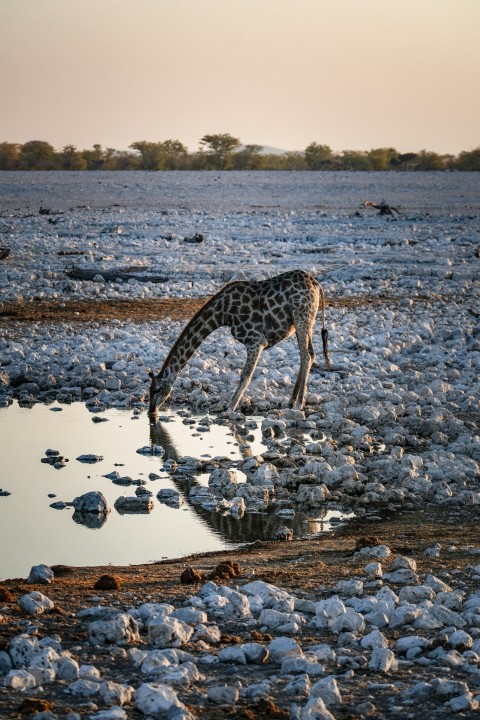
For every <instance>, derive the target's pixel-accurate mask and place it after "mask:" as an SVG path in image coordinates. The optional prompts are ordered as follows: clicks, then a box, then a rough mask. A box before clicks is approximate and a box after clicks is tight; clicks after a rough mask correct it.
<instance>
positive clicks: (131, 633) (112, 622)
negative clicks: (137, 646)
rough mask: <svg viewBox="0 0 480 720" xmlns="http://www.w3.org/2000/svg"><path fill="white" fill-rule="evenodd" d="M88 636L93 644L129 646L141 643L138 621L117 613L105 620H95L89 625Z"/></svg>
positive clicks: (125, 614)
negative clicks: (129, 644)
mask: <svg viewBox="0 0 480 720" xmlns="http://www.w3.org/2000/svg"><path fill="white" fill-rule="evenodd" d="M88 636H89V639H90V642H91V643H94V644H98V645H104V644H105V643H110V642H111V643H115V645H128V643H136V642H139V640H140V636H139V633H138V623H137V621H136V620H135V619H134V618H133V617H132V616H131V615H128V614H127V613H116V614H115V615H113V616H112V617H110V618H107V619H105V620H94V621H93V622H91V623H89V626H88Z"/></svg>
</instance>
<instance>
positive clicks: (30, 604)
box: [18, 591, 55, 615]
mask: <svg viewBox="0 0 480 720" xmlns="http://www.w3.org/2000/svg"><path fill="white" fill-rule="evenodd" d="M18 604H19V605H20V607H21V608H23V610H25V612H26V613H28V614H29V615H42V614H43V613H44V612H48V611H50V610H53V608H54V607H55V606H54V603H53V602H52V600H50V598H48V597H47V596H46V595H43V594H42V593H41V592H37V591H35V592H31V593H28V595H22V597H21V598H20V600H19V601H18Z"/></svg>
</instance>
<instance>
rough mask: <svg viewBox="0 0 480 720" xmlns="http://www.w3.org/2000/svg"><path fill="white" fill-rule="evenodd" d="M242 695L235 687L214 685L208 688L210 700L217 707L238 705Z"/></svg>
mask: <svg viewBox="0 0 480 720" xmlns="http://www.w3.org/2000/svg"><path fill="white" fill-rule="evenodd" d="M239 697H240V693H239V691H238V688H237V687H235V686H234V685H212V687H209V688H208V699H209V700H210V701H211V702H214V703H215V704H216V705H236V704H237V702H238V699H239Z"/></svg>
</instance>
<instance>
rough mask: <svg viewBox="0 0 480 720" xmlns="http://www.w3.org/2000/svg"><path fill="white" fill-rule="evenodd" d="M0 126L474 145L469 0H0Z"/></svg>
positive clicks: (261, 140) (475, 39)
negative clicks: (221, 133) (222, 133)
mask: <svg viewBox="0 0 480 720" xmlns="http://www.w3.org/2000/svg"><path fill="white" fill-rule="evenodd" d="M0 38H1V41H0V103H1V105H0V142H1V141H4V140H6V141H9V142H19V143H23V142H26V141H27V140H33V139H35V140H47V141H48V142H50V143H51V144H52V145H54V147H55V148H57V149H59V148H61V147H63V146H64V145H66V144H68V143H73V144H74V145H77V147H79V148H80V149H83V148H88V147H92V145H93V144H94V143H100V144H101V145H104V146H108V147H114V148H117V149H126V148H128V146H129V145H130V143H132V142H134V141H136V140H151V141H161V140H167V139H178V140H180V141H181V142H183V143H184V144H185V145H187V146H188V147H189V149H190V150H196V149H197V148H198V144H199V140H200V138H201V137H202V136H203V135H205V134H206V133H220V132H228V133H231V134H232V135H234V136H236V137H239V138H240V139H241V141H242V142H243V143H258V144H261V145H270V146H274V147H279V148H284V149H289V150H294V149H295V150H303V149H304V148H305V147H306V146H307V145H308V144H309V143H310V142H312V141H315V142H319V143H325V144H327V145H330V146H331V147H332V148H333V149H334V150H337V151H339V150H346V149H360V150H368V149H371V148H373V147H387V146H388V147H395V148H397V149H398V150H400V151H402V152H406V151H410V150H412V151H418V150H421V149H428V150H435V151H437V152H450V153H453V154H457V153H458V152H460V151H461V150H469V149H472V148H474V147H478V146H479V145H480V0H0Z"/></svg>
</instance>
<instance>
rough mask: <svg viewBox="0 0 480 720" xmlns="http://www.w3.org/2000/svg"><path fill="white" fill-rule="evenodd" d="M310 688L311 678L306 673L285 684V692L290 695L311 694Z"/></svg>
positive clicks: (303, 695) (301, 695) (302, 695)
mask: <svg viewBox="0 0 480 720" xmlns="http://www.w3.org/2000/svg"><path fill="white" fill-rule="evenodd" d="M310 688H311V683H310V678H309V677H308V675H307V674H306V673H305V674H303V675H299V676H298V677H296V678H294V679H293V680H290V682H288V683H287V684H286V685H285V688H284V692H285V694H286V695H288V696H289V697H305V696H306V695H310Z"/></svg>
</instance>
